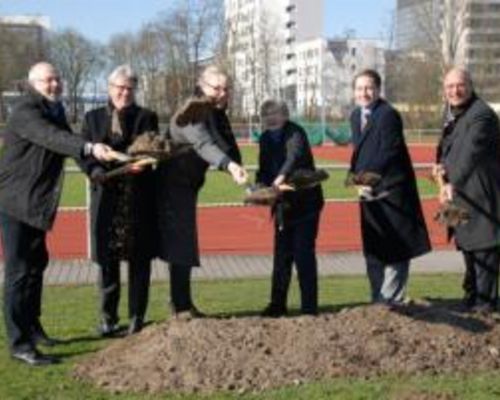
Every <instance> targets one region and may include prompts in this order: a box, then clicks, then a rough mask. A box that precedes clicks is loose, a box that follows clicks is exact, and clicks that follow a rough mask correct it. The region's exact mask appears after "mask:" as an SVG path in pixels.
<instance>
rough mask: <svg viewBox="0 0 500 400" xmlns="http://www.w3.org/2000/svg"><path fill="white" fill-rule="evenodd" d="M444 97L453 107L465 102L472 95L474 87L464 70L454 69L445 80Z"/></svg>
mask: <svg viewBox="0 0 500 400" xmlns="http://www.w3.org/2000/svg"><path fill="white" fill-rule="evenodd" d="M443 91H444V97H445V99H446V101H447V102H448V104H449V105H450V106H452V107H458V106H461V105H463V104H465V103H466V102H467V101H468V100H469V99H470V97H471V96H472V87H471V84H470V82H468V80H467V78H466V76H465V75H464V73H463V72H462V71H459V70H452V71H450V72H448V74H446V76H445V78H444V82H443Z"/></svg>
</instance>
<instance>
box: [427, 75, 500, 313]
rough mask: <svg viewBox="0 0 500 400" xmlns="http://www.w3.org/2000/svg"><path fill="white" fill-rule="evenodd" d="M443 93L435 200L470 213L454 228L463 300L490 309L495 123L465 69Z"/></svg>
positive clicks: (499, 188) (494, 293)
mask: <svg viewBox="0 0 500 400" xmlns="http://www.w3.org/2000/svg"><path fill="white" fill-rule="evenodd" d="M443 92H444V98H445V100H446V104H445V115H444V124H443V133H442V137H441V140H440V143H439V146H438V151H437V165H436V166H435V168H434V172H435V173H439V174H442V175H443V176H444V179H445V181H446V182H447V183H446V184H445V185H444V186H443V188H442V190H441V192H440V194H439V199H440V202H441V203H445V202H447V201H451V200H453V201H455V202H456V203H457V204H458V205H460V206H461V207H463V208H465V209H466V210H467V211H468V212H469V214H470V221H469V222H467V223H466V224H464V225H461V226H458V227H456V228H454V229H453V232H452V233H453V234H454V237H455V243H456V245H457V248H458V249H459V250H460V251H462V253H463V255H464V260H465V266H466V272H465V278H464V283H463V288H464V290H465V297H464V304H465V306H466V307H467V308H471V309H473V310H475V311H479V312H491V311H493V310H495V309H496V307H497V301H498V271H499V265H500V128H499V121H498V118H497V115H496V114H495V112H494V111H493V110H492V109H491V108H490V107H489V106H488V105H487V104H486V103H485V102H484V101H483V100H481V99H480V98H479V97H478V96H477V95H476V93H475V92H474V87H473V82H472V78H471V76H470V74H469V72H467V71H466V70H463V69H460V68H453V69H451V70H450V71H449V72H448V73H447V74H446V75H445V77H444V81H443Z"/></svg>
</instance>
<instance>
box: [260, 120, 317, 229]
mask: <svg viewBox="0 0 500 400" xmlns="http://www.w3.org/2000/svg"><path fill="white" fill-rule="evenodd" d="M272 134H273V133H272V132H270V131H264V132H263V133H262V135H261V136H260V139H259V169H258V171H257V174H256V182H258V183H262V184H264V185H266V186H271V185H272V184H273V182H274V180H275V179H276V177H277V176H278V175H284V176H285V180H286V178H288V177H289V176H290V174H292V173H293V172H294V171H297V170H309V171H314V170H315V169H316V167H315V165H314V158H313V155H312V151H311V147H310V145H309V141H308V140H307V135H306V133H305V131H304V129H303V128H302V127H301V126H299V125H297V124H295V123H294V122H291V121H288V122H286V123H285V125H284V126H283V128H282V134H281V135H280V137H279V142H278V143H275V140H274V139H273V138H272V137H271V136H272ZM282 202H283V213H284V215H283V217H284V221H283V222H284V223H287V222H293V221H297V220H301V219H303V218H307V217H310V216H311V215H313V214H316V213H319V211H320V210H321V208H322V207H323V203H324V200H323V190H322V188H321V186H320V185H318V186H315V187H313V188H310V189H305V190H298V191H291V192H285V193H284V194H283V198H282Z"/></svg>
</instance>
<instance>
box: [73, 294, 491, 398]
mask: <svg viewBox="0 0 500 400" xmlns="http://www.w3.org/2000/svg"><path fill="white" fill-rule="evenodd" d="M499 366H500V327H499V325H498V323H497V321H496V320H495V319H494V317H492V316H484V315H480V314H473V313H464V312H461V311H459V310H458V309H456V308H455V309H454V308H453V307H451V306H447V305H443V304H441V305H432V304H429V303H426V302H418V303H417V304H412V305H408V306H404V307H398V308H392V309H391V308H389V307H386V306H380V305H369V306H359V307H355V308H346V309H343V310H341V311H340V312H337V313H330V314H321V315H320V316H318V317H294V318H279V319H267V318H257V317H243V318H231V319H215V318H206V319H193V320H175V319H171V320H170V321H168V322H166V323H163V324H160V325H156V326H151V327H149V328H147V329H145V330H144V331H143V332H142V333H140V334H138V335H135V336H131V337H128V338H125V339H123V340H120V341H117V342H115V343H113V344H112V345H110V346H109V347H108V348H106V349H104V350H102V351H100V352H98V353H96V354H93V355H91V356H89V357H88V358H86V359H84V360H82V362H80V364H79V365H77V366H76V368H75V370H74V376H76V377H77V378H78V379H82V380H85V381H90V382H92V383H94V384H95V385H97V386H99V387H102V388H105V389H108V390H110V391H113V392H122V391H132V392H150V393H158V392H184V393H186V392H187V393H193V392H201V393H210V392H215V391H220V390H231V391H236V392H247V391H260V390H264V389H269V388H276V387H280V386H285V385H300V384H302V383H306V382H312V381H317V380H321V379H325V378H333V377H377V376H380V375H385V374H391V375H406V376H410V375H411V376H414V375H416V374H423V373H425V374H440V373H451V372H453V373H464V374H466V373H469V372H470V371H474V372H479V371H482V370H492V369H498V368H499ZM420 396H422V397H420ZM408 398H422V399H424V398H426V397H425V395H420V394H415V396H414V395H410V396H409V397H408ZM446 398H448V397H446V396H445V397H443V399H446Z"/></svg>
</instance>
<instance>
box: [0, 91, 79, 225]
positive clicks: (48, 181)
mask: <svg viewBox="0 0 500 400" xmlns="http://www.w3.org/2000/svg"><path fill="white" fill-rule="evenodd" d="M84 144H85V142H84V140H83V139H82V138H81V137H80V136H78V135H73V134H72V133H71V129H70V127H69V126H68V123H67V121H66V117H65V115H64V109H63V108H62V106H61V107H59V108H56V109H54V105H51V104H50V103H49V102H48V100H47V99H45V98H44V97H43V96H41V95H40V94H39V93H37V92H35V91H34V90H32V89H29V90H28V91H27V93H26V94H25V95H23V96H22V97H21V99H20V100H19V102H18V103H17V105H16V106H15V108H14V110H13V111H12V114H11V117H10V118H9V120H8V122H7V127H6V128H5V136H4V151H3V154H2V157H1V158H0V211H1V212H3V213H5V214H7V215H9V216H10V217H13V218H15V219H17V220H19V221H21V222H24V223H25V224H28V225H31V226H33V227H35V228H38V229H41V230H45V231H46V230H49V229H50V228H51V227H52V225H53V223H54V219H55V216H56V212H57V206H58V204H59V198H60V196H61V191H62V183H63V177H64V171H63V169H64V158H65V156H70V157H74V158H77V159H78V158H80V157H81V156H82V155H83V148H84Z"/></svg>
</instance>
